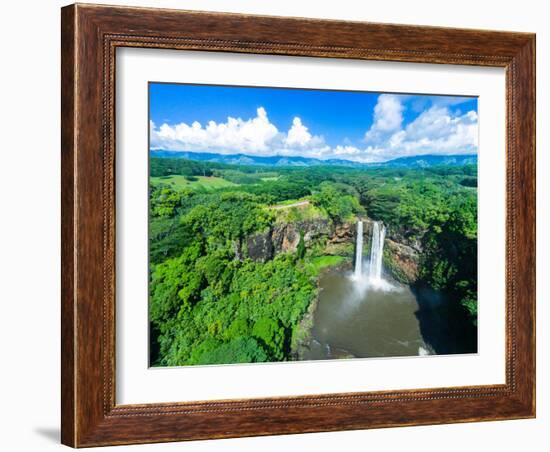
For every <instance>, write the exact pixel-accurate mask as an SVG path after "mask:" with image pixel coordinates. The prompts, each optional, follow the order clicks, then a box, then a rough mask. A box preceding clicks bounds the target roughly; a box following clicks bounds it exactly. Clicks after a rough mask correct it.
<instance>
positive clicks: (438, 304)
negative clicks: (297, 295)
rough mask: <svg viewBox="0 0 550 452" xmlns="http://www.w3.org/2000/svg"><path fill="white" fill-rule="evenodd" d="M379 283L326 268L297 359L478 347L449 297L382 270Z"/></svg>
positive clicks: (462, 314)
mask: <svg viewBox="0 0 550 452" xmlns="http://www.w3.org/2000/svg"><path fill="white" fill-rule="evenodd" d="M383 282H384V283H385V284H384V285H382V287H378V288H376V287H375V288H373V287H369V286H368V285H367V286H366V287H364V288H363V289H358V287H361V285H360V284H359V285H358V282H357V281H356V280H354V275H353V273H351V272H346V271H341V270H336V271H328V272H326V273H325V274H323V275H322V276H321V278H320V280H319V287H320V293H319V300H318V305H317V308H316V311H315V313H314V316H313V327H312V329H311V337H310V340H309V343H308V344H306V346H305V350H303V352H302V353H301V357H300V359H302V360H317V359H335V358H352V357H355V358H374V357H391V356H395V357H397V356H418V355H427V354H438V355H443V354H444V355H448V354H463V353H475V352H477V330H476V328H475V327H474V326H473V325H471V323H470V322H469V320H468V318H467V315H466V313H465V312H464V311H463V310H462V308H461V306H460V305H459V304H458V303H456V302H455V301H454V300H451V299H449V298H447V297H444V296H443V295H442V294H441V293H438V292H436V291H433V290H431V289H429V288H426V287H411V286H407V285H403V284H400V283H398V282H397V281H395V280H393V279H391V277H390V276H389V275H385V276H384V279H383Z"/></svg>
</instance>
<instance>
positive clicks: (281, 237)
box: [246, 219, 333, 262]
mask: <svg viewBox="0 0 550 452" xmlns="http://www.w3.org/2000/svg"><path fill="white" fill-rule="evenodd" d="M300 234H303V235H304V242H305V244H306V246H308V245H309V244H311V243H312V242H313V241H315V240H317V239H321V238H325V237H326V238H328V237H331V236H332V234H333V228H332V226H331V224H330V222H329V220H326V219H316V220H310V221H300V222H296V223H280V224H275V225H274V226H273V227H272V228H271V229H269V230H267V231H265V232H263V233H259V234H255V235H252V236H250V237H248V238H247V239H246V249H247V254H248V257H250V259H252V260H254V261H258V262H265V261H267V260H269V259H272V258H273V256H275V255H277V254H279V253H287V252H295V251H296V248H297V247H298V243H299V242H300Z"/></svg>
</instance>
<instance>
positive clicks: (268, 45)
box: [61, 4, 535, 447]
mask: <svg viewBox="0 0 550 452" xmlns="http://www.w3.org/2000/svg"><path fill="white" fill-rule="evenodd" d="M61 34H62V151H61V154H62V442H63V443H64V444H67V445H70V446H73V447H85V446H95V445H108V444H130V443H146V442H157V441H179V440H190V439H203V438H225V437H234V436H251V435H271V434H283V433H301V432H315V431H333V430H347V429H359V428H375V427H391V426H403V425H422V424H439V423H448V422H468V421H483V420H496V419H513V418H527V417H533V416H534V415H535V392H534V391H535V331H534V328H535V36H534V35H532V34H526V33H507V32H493V31H484V30H459V29H448V28H437V27H417V26H405V25H386V24H371V23H360V22H338V21H327V20H313V19H295V18H278V17H264V16H246V15H236V14H219V13H198V12H185V11H174V10H159V9H146V8H124V7H107V6H97V5H80V4H78V5H72V6H68V7H65V8H63V10H62V30H61ZM117 47H150V48H170V49H184V50H202V51H219V52H241V53H262V54H274V55H276V54H277V55H300V56H313V57H333V58H354V59H365V60H387V61H398V62H421V63H440V64H467V65H479V66H498V67H504V68H506V74H507V75H506V105H507V125H506V127H507V131H506V134H507V145H506V147H507V149H506V162H507V180H506V187H507V214H506V215H507V218H506V250H507V262H506V268H507V273H506V341H507V342H506V344H507V347H506V384H504V385H495V386H477V387H462V388H438V389H422V390H408V391H386V392H364V393H354V394H331V395H326V394H325V395H318V396H302V397H278V398H268V399H246V400H228V401H216V402H194V403H186V402H177V401H175V402H174V403H169V404H148V405H125V406H120V405H116V404H115V365H116V363H115V353H114V351H115V350H114V338H115V320H114V319H115V238H116V237H115V214H116V212H115V195H116V193H115V165H114V162H115V139H114V131H115V122H114V118H115V114H114V113H115V105H114V86H115V76H114V74H115V72H114V69H115V64H116V48H117ZM503 152H504V150H503ZM520 351H521V352H520Z"/></svg>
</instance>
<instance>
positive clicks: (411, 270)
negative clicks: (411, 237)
mask: <svg viewBox="0 0 550 452" xmlns="http://www.w3.org/2000/svg"><path fill="white" fill-rule="evenodd" d="M419 260H420V255H419V253H418V251H417V250H416V249H415V248H413V247H411V246H409V245H404V244H403V243H399V242H396V241H394V240H392V239H386V243H385V248H384V267H385V268H386V271H388V272H389V273H391V275H392V276H393V277H394V278H395V279H397V280H399V281H401V282H403V283H407V284H412V283H414V282H415V281H416V280H417V279H418V270H419Z"/></svg>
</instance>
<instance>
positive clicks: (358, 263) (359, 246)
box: [354, 220, 363, 280]
mask: <svg viewBox="0 0 550 452" xmlns="http://www.w3.org/2000/svg"><path fill="white" fill-rule="evenodd" d="M354 277H355V279H356V280H360V279H361V278H362V277H363V222H362V221H361V220H359V221H358V222H357V239H356V241H355V273H354Z"/></svg>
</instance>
